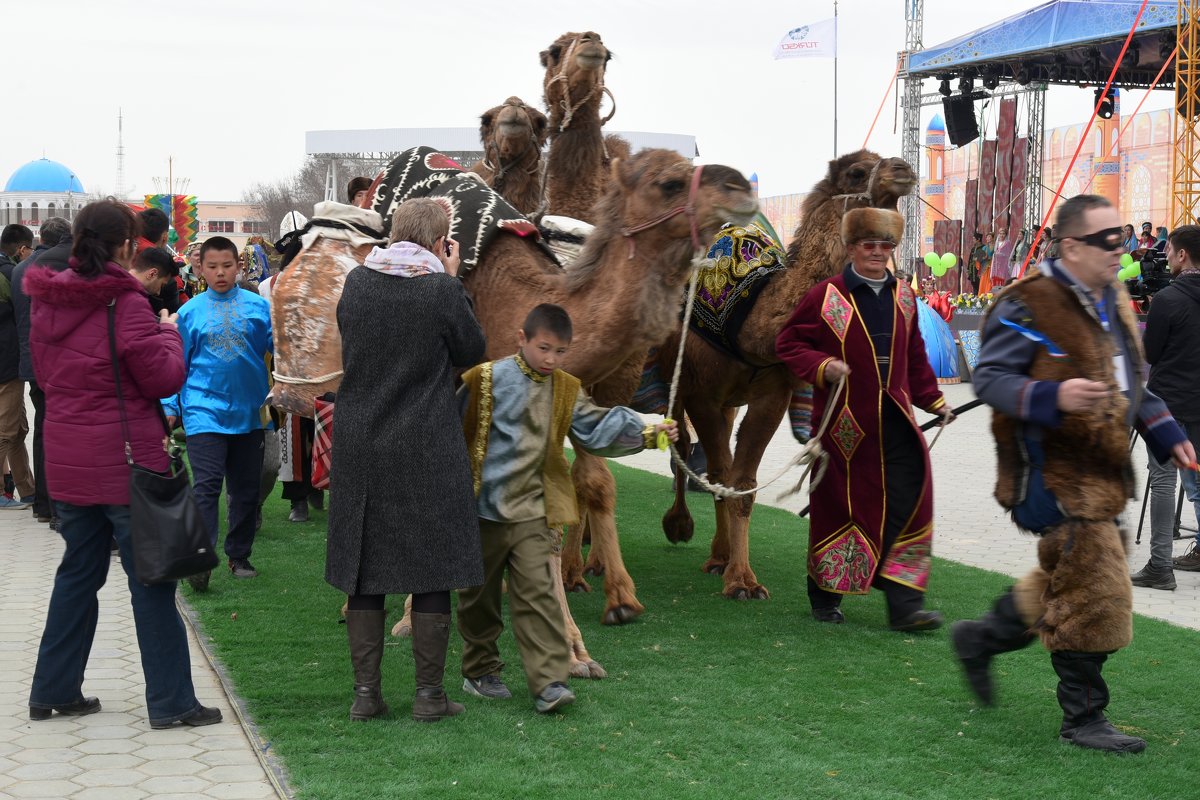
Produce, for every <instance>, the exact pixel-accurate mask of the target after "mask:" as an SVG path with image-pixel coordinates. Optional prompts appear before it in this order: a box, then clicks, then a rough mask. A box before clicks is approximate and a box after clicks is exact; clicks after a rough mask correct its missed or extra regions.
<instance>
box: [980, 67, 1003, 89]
mask: <svg viewBox="0 0 1200 800" xmlns="http://www.w3.org/2000/svg"><path fill="white" fill-rule="evenodd" d="M999 85H1000V73H999V72H997V71H996V70H992V69H989V70H988V71H987V72H985V73H984V74H983V88H985V89H995V88H996V87H997V86H999Z"/></svg>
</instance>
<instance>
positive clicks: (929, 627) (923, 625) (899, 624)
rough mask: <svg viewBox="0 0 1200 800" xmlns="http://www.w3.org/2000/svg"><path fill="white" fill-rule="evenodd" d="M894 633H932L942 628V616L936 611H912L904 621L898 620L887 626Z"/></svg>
mask: <svg viewBox="0 0 1200 800" xmlns="http://www.w3.org/2000/svg"><path fill="white" fill-rule="evenodd" d="M888 627H890V628H891V629H892V630H894V631H901V632H904V633H909V632H912V631H933V630H937V629H938V628H940V627H942V615H941V612H938V611H925V610H921V611H914V612H912V613H911V614H909V615H908V616H907V617H905V618H904V619H898V620H896V621H895V622H893V623H892V624H891V625H889V626H888Z"/></svg>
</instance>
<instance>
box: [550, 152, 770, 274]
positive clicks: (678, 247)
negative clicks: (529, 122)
mask: <svg viewBox="0 0 1200 800" xmlns="http://www.w3.org/2000/svg"><path fill="white" fill-rule="evenodd" d="M697 169H699V167H693V166H692V164H691V162H690V161H688V160H687V159H686V158H684V157H683V156H681V155H680V154H679V153H677V152H675V151H674V150H661V149H647V150H642V151H641V152H640V153H638V154H637V155H635V156H633V157H632V158H630V159H627V160H621V159H618V160H617V161H615V162H614V163H613V165H612V180H611V181H610V182H609V186H608V189H607V191H606V192H605V194H604V196H603V197H602V198H601V199H600V201H599V202H598V203H597V204H596V209H595V217H596V230H595V232H594V233H593V234H592V235H591V236H590V237H589V238H588V244H587V245H586V246H585V248H584V252H583V253H582V254H581V255H580V257H579V259H578V260H577V261H576V262H575V264H574V265H572V272H573V273H577V276H578V275H580V274H583V272H586V268H585V269H584V270H583V272H580V271H579V270H577V268H579V267H584V265H586V264H588V263H593V264H594V263H596V262H598V261H599V260H600V259H601V258H602V257H603V251H604V250H605V248H606V247H607V245H608V244H609V243H612V242H617V243H619V248H620V256H621V258H623V259H624V258H629V257H632V256H633V254H635V253H640V254H642V255H643V256H648V255H649V254H650V253H654V254H655V255H654V258H653V259H652V260H651V262H650V266H651V267H652V268H654V269H656V270H661V275H660V280H661V281H662V282H663V283H665V284H666V285H669V286H681V285H682V284H683V283H684V281H686V279H687V276H688V275H689V274H690V270H691V256H692V254H693V253H694V251H695V249H696V248H695V246H694V245H693V241H692V235H693V234H692V225H693V221H694V223H695V225H696V228H697V230H698V234H699V240H700V243H701V247H707V246H708V243H709V242H711V241H712V240H713V239H714V238H715V237H716V235H717V233H718V232H719V231H720V230H721V228H722V227H724V226H725V225H726V224H728V223H730V222H734V223H737V224H744V223H746V222H748V221H750V219H751V218H752V217H753V216H754V214H755V212H757V211H758V201H757V200H756V199H755V197H754V194H753V192H752V190H751V188H750V182H749V181H747V180H746V179H745V177H743V176H742V174H741V173H739V172H738V171H737V170H735V169H732V168H730V167H726V166H724V165H721V164H707V165H705V166H704V167H703V169H702V171H701V174H700V182H699V185H698V186H696V187H695V189H694V190H693V187H692V183H693V176H694V173H695V171H696V170H697ZM689 201H690V202H689ZM688 206H691V207H692V209H693V211H692V212H690V213H689V212H687V211H685V210H684V209H685V208H687V207H688ZM627 254H628V255H627ZM572 282H574V281H572Z"/></svg>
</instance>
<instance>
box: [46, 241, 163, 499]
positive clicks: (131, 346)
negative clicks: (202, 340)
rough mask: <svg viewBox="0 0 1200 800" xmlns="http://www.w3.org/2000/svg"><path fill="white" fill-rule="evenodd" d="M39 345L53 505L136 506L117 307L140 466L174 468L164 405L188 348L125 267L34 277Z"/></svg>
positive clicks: (129, 412)
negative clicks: (112, 312)
mask: <svg viewBox="0 0 1200 800" xmlns="http://www.w3.org/2000/svg"><path fill="white" fill-rule="evenodd" d="M23 286H24V289H25V292H26V294H28V295H29V297H30V299H31V300H32V310H31V315H30V331H29V342H30V348H31V350H32V356H33V364H34V369H35V371H36V372H37V376H38V385H39V386H40V387H41V389H42V391H44V392H45V393H46V424H45V428H44V430H45V433H44V437H45V438H44V441H45V454H46V477H47V485H48V487H49V490H50V496H51V497H53V498H54V499H55V500H58V501H61V502H64V503H71V504H73V505H128V504H129V467H128V466H127V465H126V463H125V444H124V442H125V440H124V437H123V436H122V434H121V416H120V411H119V409H118V406H117V392H116V384H115V383H114V381H113V373H112V357H111V356H110V351H109V346H108V304H109V302H110V301H112V300H114V299H115V300H116V325H115V327H116V341H117V358H118V361H119V362H120V365H121V390H122V394H123V396H124V399H125V415H126V417H127V418H128V419H129V433H130V438H131V440H132V441H131V442H130V444H131V445H132V448H133V460H134V462H135V463H137V464H139V465H140V466H143V467H146V468H147V469H153V470H159V471H162V470H165V469H166V468H167V455H166V453H165V452H164V450H163V427H162V422H161V421H160V420H159V416H158V413H159V412H158V410H157V409H158V403H159V398H161V397H167V396H168V395H171V394H174V393H175V392H177V391H179V388H180V387H181V386H182V385H183V379H184V377H185V375H186V372H185V368H184V363H183V342H182V341H181V340H180V338H179V331H178V330H176V328H175V326H174V325H163V324H161V323H159V321H158V319H157V318H156V317H155V315H154V312H153V311H151V310H150V303H149V301H148V300H147V296H146V291H145V289H143V288H142V285H141V284H140V283H138V282H137V279H136V278H134V277H133V276H132V275H130V274H129V273H128V272H126V271H125V270H124V269H122V268H121V267H120V266H118V265H117V264H113V263H109V264H107V265H106V266H105V270H104V273H103V274H102V275H99V276H97V277H95V278H91V279H89V278H84V277H82V276H80V275H79V273H77V272H76V271H75V270H73V269H67V270H64V271H62V272H53V271H51V270H48V269H38V268H34V269H31V270H29V271H28V272H27V273H26V274H25V278H24V282H23Z"/></svg>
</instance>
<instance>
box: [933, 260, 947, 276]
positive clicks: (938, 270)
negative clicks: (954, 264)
mask: <svg viewBox="0 0 1200 800" xmlns="http://www.w3.org/2000/svg"><path fill="white" fill-rule="evenodd" d="M930 269H931V270H932V271H933V277H935V278H940V277H942V276H943V275H945V274H946V267H945V266H944V265H943V264H942V262H940V261H939V262H938V263H937V264H935V265H934V266H933V267H931V268H930Z"/></svg>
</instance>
